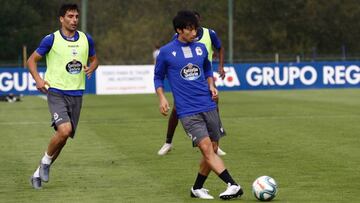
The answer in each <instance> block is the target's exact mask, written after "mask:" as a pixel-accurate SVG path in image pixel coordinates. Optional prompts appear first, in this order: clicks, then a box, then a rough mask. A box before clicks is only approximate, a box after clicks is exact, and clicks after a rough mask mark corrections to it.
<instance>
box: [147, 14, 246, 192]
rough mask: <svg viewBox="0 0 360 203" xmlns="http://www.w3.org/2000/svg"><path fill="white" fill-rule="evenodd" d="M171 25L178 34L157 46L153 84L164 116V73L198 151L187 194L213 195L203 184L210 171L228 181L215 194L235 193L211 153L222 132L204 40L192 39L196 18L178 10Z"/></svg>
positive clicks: (237, 188)
mask: <svg viewBox="0 0 360 203" xmlns="http://www.w3.org/2000/svg"><path fill="white" fill-rule="evenodd" d="M173 25H174V30H175V31H176V32H177V33H178V38H177V39H175V40H173V41H171V42H169V43H168V44H166V45H165V46H163V47H161V48H160V53H159V56H158V57H157V59H156V65H155V72H154V85H155V89H156V93H157V95H158V98H159V104H160V105H159V110H160V113H161V114H163V115H165V116H166V115H167V114H168V111H169V102H168V100H167V99H166V97H165V94H164V89H163V82H164V79H165V77H167V78H168V80H169V83H170V86H171V90H172V93H173V97H174V101H175V106H176V109H177V116H178V118H179V119H180V121H181V123H182V125H183V127H184V130H185V132H186V133H187V135H188V136H189V137H190V138H191V140H192V142H193V144H194V146H197V147H198V148H199V149H200V151H201V153H202V158H201V161H200V169H199V171H198V174H197V178H196V180H195V183H194V185H193V187H192V188H191V190H190V195H191V197H195V198H201V199H213V198H214V197H213V196H211V195H210V194H209V193H208V190H207V189H205V188H203V185H204V183H205V181H206V179H207V177H208V175H209V174H210V172H211V171H213V172H215V173H216V174H217V175H218V176H219V178H220V179H221V180H223V181H224V182H225V183H226V184H227V185H228V187H227V189H226V190H225V191H224V192H223V193H221V194H220V195H219V197H220V198H221V199H232V198H236V197H239V196H241V195H242V194H243V190H242V189H241V187H240V185H239V184H237V183H236V182H235V181H234V179H233V178H232V177H231V175H230V173H229V172H228V170H227V169H226V167H225V165H224V163H223V161H222V159H221V158H220V157H219V156H218V155H217V154H216V153H215V152H216V150H217V148H218V141H219V139H220V137H221V136H222V133H221V126H220V124H219V123H220V122H219V119H220V118H219V114H218V112H217V110H216V103H215V102H214V99H216V98H217V96H218V91H217V89H216V88H215V86H214V81H213V72H212V68H211V63H210V61H209V59H208V51H207V49H206V47H205V45H204V44H202V43H198V42H194V39H195V37H196V29H197V28H198V26H199V25H198V20H197V19H196V16H195V15H194V13H193V12H191V11H179V12H178V13H177V15H176V16H175V17H174V19H173Z"/></svg>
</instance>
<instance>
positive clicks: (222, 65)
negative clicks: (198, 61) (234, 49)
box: [218, 47, 225, 79]
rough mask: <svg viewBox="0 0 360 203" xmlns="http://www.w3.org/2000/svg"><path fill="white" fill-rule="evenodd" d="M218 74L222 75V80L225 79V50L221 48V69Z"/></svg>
mask: <svg viewBox="0 0 360 203" xmlns="http://www.w3.org/2000/svg"><path fill="white" fill-rule="evenodd" d="M218 72H219V74H220V78H221V79H224V78H225V71H224V48H223V47H220V49H219V68H218Z"/></svg>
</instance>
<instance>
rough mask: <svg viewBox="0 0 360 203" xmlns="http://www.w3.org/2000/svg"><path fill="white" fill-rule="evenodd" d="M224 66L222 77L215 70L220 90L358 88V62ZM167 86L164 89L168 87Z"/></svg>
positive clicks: (359, 77) (359, 73)
mask: <svg viewBox="0 0 360 203" xmlns="http://www.w3.org/2000/svg"><path fill="white" fill-rule="evenodd" d="M224 69H225V72H226V77H225V79H224V80H222V79H220V78H219V74H218V73H217V72H214V78H215V84H216V86H217V87H218V89H219V90H268V89H316V88H359V87H360V61H351V62H350V61H337V62H313V63H278V64H276V63H263V64H260V63H254V64H233V65H226V66H225V68H224ZM215 70H217V65H214V71H215ZM166 85H167V86H166V87H165V89H166V90H170V88H169V86H168V84H167V83H166Z"/></svg>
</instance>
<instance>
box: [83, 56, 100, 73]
mask: <svg viewBox="0 0 360 203" xmlns="http://www.w3.org/2000/svg"><path fill="white" fill-rule="evenodd" d="M89 61H90V65H89V67H87V66H84V72H85V74H86V76H87V77H88V78H90V77H91V75H92V73H93V72H94V71H95V70H96V69H97V68H98V66H99V60H98V58H97V56H96V55H94V56H92V57H90V58H89Z"/></svg>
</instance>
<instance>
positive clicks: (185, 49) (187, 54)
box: [181, 46, 193, 58]
mask: <svg viewBox="0 0 360 203" xmlns="http://www.w3.org/2000/svg"><path fill="white" fill-rule="evenodd" d="M181 49H182V51H183V54H184V58H192V57H193V54H192V52H191V48H190V47H189V46H186V47H181Z"/></svg>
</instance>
